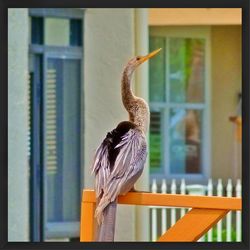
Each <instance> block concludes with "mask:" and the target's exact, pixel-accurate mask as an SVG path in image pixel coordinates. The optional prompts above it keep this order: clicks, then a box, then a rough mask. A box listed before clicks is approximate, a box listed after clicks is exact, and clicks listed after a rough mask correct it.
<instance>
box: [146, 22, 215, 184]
mask: <svg viewBox="0 0 250 250" xmlns="http://www.w3.org/2000/svg"><path fill="white" fill-rule="evenodd" d="M149 35H150V36H153V37H154V36H155V37H163V38H165V39H166V40H165V42H166V52H165V53H166V57H165V60H166V61H165V63H166V69H165V84H166V85H165V101H163V102H151V101H150V110H153V109H155V108H156V109H157V108H162V109H163V111H162V112H163V113H164V115H163V117H162V119H161V120H162V124H161V127H163V128H164V129H161V131H163V132H162V136H163V138H164V139H163V147H164V150H163V151H164V152H165V153H164V154H163V155H162V167H161V168H160V170H159V171H152V172H150V181H152V180H153V179H156V180H157V182H160V181H161V180H162V178H165V179H166V180H167V181H168V180H169V181H171V180H172V179H176V180H181V179H183V178H185V180H186V182H187V183H193V182H196V183H201V184H204V183H206V182H207V180H208V178H209V176H210V174H211V164H210V162H211V157H210V156H211V149H210V147H211V146H210V145H211V142H210V140H211V139H210V137H211V131H210V130H211V125H210V124H211V114H210V112H211V101H210V99H211V97H210V93H211V66H210V63H211V27H210V26H178V27H176V26H165V27H156V26H155V27H150V32H149ZM170 38H201V39H204V40H205V84H204V101H203V103H177V102H176V103H174V102H170V78H169V66H170V64H169V56H168V55H169V53H168V51H169V39H170ZM173 107H175V108H176V107H179V108H185V109H188V108H191V109H195V110H202V124H201V127H202V135H201V138H202V140H201V141H202V151H201V155H202V169H201V173H199V174H171V172H170V163H169V161H170V158H169V135H168V133H169V129H170V127H169V119H170V117H169V116H170V109H171V108H173Z"/></svg>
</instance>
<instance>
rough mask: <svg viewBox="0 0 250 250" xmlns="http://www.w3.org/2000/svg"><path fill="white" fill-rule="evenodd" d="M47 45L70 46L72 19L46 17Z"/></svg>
mask: <svg viewBox="0 0 250 250" xmlns="http://www.w3.org/2000/svg"><path fill="white" fill-rule="evenodd" d="M44 21H45V37H44V40H45V41H44V43H45V45H54V46H56V45H57V46H68V45H69V38H70V24H69V23H70V21H69V19H63V18H50V17H48V18H45V20H44Z"/></svg>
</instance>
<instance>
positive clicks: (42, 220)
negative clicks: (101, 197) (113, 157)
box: [29, 8, 84, 241]
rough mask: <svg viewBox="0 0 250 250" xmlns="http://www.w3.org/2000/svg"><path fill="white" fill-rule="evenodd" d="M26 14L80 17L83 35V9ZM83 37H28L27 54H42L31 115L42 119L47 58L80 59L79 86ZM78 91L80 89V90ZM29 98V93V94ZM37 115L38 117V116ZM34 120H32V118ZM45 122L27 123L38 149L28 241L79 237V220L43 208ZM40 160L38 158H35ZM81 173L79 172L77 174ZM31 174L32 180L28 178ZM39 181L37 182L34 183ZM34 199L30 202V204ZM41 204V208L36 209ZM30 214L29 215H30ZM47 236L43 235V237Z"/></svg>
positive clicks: (45, 192)
mask: <svg viewBox="0 0 250 250" xmlns="http://www.w3.org/2000/svg"><path fill="white" fill-rule="evenodd" d="M29 17H43V18H46V17H53V18H64V19H69V20H70V19H81V20H82V36H83V35H84V32H83V27H84V9H66V8H64V9H48V8H31V9H29ZM83 42H84V41H83V38H82V45H81V46H71V45H68V46H54V45H53V46H52V45H45V44H41V45H40V44H32V40H31V39H30V41H29V55H31V56H32V55H33V56H36V55H40V56H41V57H42V82H39V83H38V82H37V85H39V86H35V88H38V90H39V95H40V99H39V103H36V102H35V103H33V105H34V106H35V107H34V108H36V105H39V106H40V107H41V109H39V110H40V113H39V115H38V114H36V118H35V119H42V120H44V119H45V113H44V112H43V111H44V108H45V104H46V103H45V100H44V98H45V97H44V94H43V93H45V92H44V91H45V87H46V86H45V84H44V79H46V70H47V62H48V59H49V58H57V59H76V60H80V68H81V72H80V75H81V83H80V87H81V89H82V87H83V86H82V84H83V70H82V69H83V46H84V45H83ZM80 92H82V91H81V90H80ZM32 98H33V97H32ZM83 102H84V100H83V99H82V97H81V98H80V130H82V122H81V117H82V116H83V110H82V104H83ZM38 116H39V117H38ZM33 122H34V124H35V121H33ZM44 129H45V126H44V125H40V127H39V128H35V127H31V131H32V134H33V136H34V137H35V138H32V140H34V141H37V140H38V142H39V145H38V144H36V146H38V147H39V148H40V149H39V152H37V150H36V149H35V151H34V152H37V153H38V154H39V156H38V157H36V162H32V163H31V164H32V168H31V169H33V170H32V171H31V201H30V203H31V209H34V214H32V215H31V218H30V219H31V223H30V234H31V238H32V241H44V240H46V239H50V238H55V237H56V238H65V237H67V238H68V237H72V238H73V237H79V221H72V222H71V221H70V222H69V221H67V222H48V221H47V211H46V209H45V207H46V194H47V185H46V169H45V167H44V162H43V161H44V157H43V152H44V147H45V136H44V133H45V131H44ZM81 148H82V142H81V141H80V151H81ZM39 159H41V160H40V162H38V161H39ZM81 161H82V157H80V166H79V168H80V170H79V171H80V173H81V172H82V171H81ZM37 173H39V178H37ZM80 176H81V174H80ZM33 178H35V180H32V179H33ZM37 183H40V185H37ZM82 186H83V183H82V180H81V179H80V188H81V187H82ZM36 195H39V196H38V197H39V200H33V199H36ZM32 203H34V205H33V204H32ZM39 207H41V210H37V209H38V208H39ZM36 210H37V211H36ZM32 217H33V218H32ZM46 236H47V238H46Z"/></svg>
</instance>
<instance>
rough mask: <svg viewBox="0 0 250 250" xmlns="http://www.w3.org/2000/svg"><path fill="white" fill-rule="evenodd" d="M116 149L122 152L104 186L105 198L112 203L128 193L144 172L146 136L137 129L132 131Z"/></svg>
mask: <svg viewBox="0 0 250 250" xmlns="http://www.w3.org/2000/svg"><path fill="white" fill-rule="evenodd" d="M116 148H119V149H120V151H119V154H118V155H117V158H116V161H115V164H114V168H113V170H112V172H111V173H110V176H109V177H108V180H107V182H106V185H105V186H104V197H103V198H105V199H107V200H109V201H111V202H112V201H114V200H115V199H116V198H117V196H118V195H119V194H122V193H124V190H126V192H128V191H129V190H130V189H131V188H132V187H133V185H134V183H135V181H136V180H137V179H138V177H139V176H140V174H141V172H142V170H143V167H144V164H145V161H146V157H147V144H146V140H145V136H144V135H143V134H142V132H141V131H140V130H137V129H130V130H129V131H128V132H127V133H126V134H125V135H124V136H123V137H122V140H121V142H120V143H119V144H118V145H117V146H116ZM135 177H136V178H135Z"/></svg>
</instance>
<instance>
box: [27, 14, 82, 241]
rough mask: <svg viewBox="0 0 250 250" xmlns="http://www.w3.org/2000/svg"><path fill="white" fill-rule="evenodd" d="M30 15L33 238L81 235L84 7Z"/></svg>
mask: <svg viewBox="0 0 250 250" xmlns="http://www.w3.org/2000/svg"><path fill="white" fill-rule="evenodd" d="M29 13H30V50H29V52H30V54H29V58H30V59H29V64H30V66H29V68H30V69H29V70H30V100H31V101H30V105H31V111H30V117H31V125H30V126H31V154H30V155H31V159H30V160H31V164H30V174H31V178H30V180H31V188H30V190H31V200H30V210H31V239H32V241H43V240H47V239H50V238H70V237H79V219H80V211H79V208H80V206H79V204H80V196H81V193H80V192H81V182H80V181H81V180H80V166H81V162H80V152H81V142H80V134H81V130H80V128H81V96H80V95H81V82H82V80H81V67H82V66H81V65H82V40H83V39H82V36H83V32H82V29H83V27H82V18H83V10H80V9H30V11H29Z"/></svg>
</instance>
